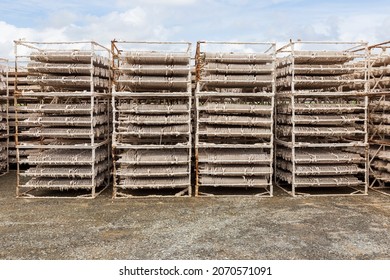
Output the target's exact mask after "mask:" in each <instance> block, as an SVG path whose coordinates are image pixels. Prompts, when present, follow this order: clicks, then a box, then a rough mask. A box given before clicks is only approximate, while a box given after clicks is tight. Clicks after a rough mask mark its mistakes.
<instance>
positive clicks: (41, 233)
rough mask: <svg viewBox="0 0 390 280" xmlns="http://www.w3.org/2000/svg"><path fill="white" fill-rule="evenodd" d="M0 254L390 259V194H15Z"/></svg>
mask: <svg viewBox="0 0 390 280" xmlns="http://www.w3.org/2000/svg"><path fill="white" fill-rule="evenodd" d="M0 246H1V250H0V259H390V197H388V196H385V195H382V194H378V193H376V192H370V193H369V196H355V197H310V198H292V197H289V196H287V195H286V194H285V193H283V192H281V191H280V190H278V189H277V190H276V196H275V197H273V198H262V199H260V198H250V197H244V198H243V197H241V198H237V197H235V198H233V197H231V198H164V199H157V198H152V199H121V200H115V201H113V200H111V190H106V191H105V192H104V193H103V194H102V195H100V196H99V197H97V198H96V199H94V200H82V199H70V200H69V199H68V200H66V199H16V198H15V172H11V173H10V174H8V175H5V176H3V177H0Z"/></svg>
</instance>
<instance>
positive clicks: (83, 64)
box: [14, 41, 111, 198]
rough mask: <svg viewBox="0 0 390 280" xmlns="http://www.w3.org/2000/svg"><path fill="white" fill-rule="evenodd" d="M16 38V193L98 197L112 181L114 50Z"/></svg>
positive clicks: (33, 195) (87, 45)
mask: <svg viewBox="0 0 390 280" xmlns="http://www.w3.org/2000/svg"><path fill="white" fill-rule="evenodd" d="M15 45H16V48H15V49H16V63H15V65H16V69H15V92H14V100H15V101H14V104H17V105H16V106H15V130H16V133H15V143H16V148H17V175H18V176H17V196H18V197H21V196H24V197H58V196H60V197H85V198H94V197H96V195H98V194H99V193H100V192H101V191H102V189H104V187H106V186H108V185H109V175H110V174H109V173H110V165H111V160H110V154H111V152H110V139H109V135H110V133H109V132H110V131H109V117H110V102H109V101H110V91H109V89H110V87H109V84H110V76H111V70H110V51H109V49H106V48H105V47H103V46H101V45H99V44H97V43H95V42H67V43H47V42H46V43H34V42H25V41H16V42H15ZM19 69H27V70H28V72H27V77H25V75H19V74H20V73H23V72H22V71H19Z"/></svg>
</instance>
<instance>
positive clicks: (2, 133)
mask: <svg viewBox="0 0 390 280" xmlns="http://www.w3.org/2000/svg"><path fill="white" fill-rule="evenodd" d="M8 96H9V90H8V60H6V59H3V58H0V176H1V175H4V174H6V173H8V171H9V161H8V147H9V124H8V119H9V117H8V107H9V100H8Z"/></svg>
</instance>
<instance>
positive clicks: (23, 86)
mask: <svg viewBox="0 0 390 280" xmlns="http://www.w3.org/2000/svg"><path fill="white" fill-rule="evenodd" d="M8 65H9V68H8V70H9V71H8V91H9V98H8V100H9V101H8V102H9V106H8V117H9V119H8V124H9V146H8V160H9V166H10V169H11V170H16V162H17V161H16V145H15V106H14V92H15V81H16V75H17V76H18V84H19V90H24V91H30V90H34V89H35V90H37V87H36V86H34V85H29V84H28V83H27V75H28V72H27V69H26V68H22V67H19V69H18V74H16V71H15V62H14V61H12V62H11V61H9V64H8ZM19 101H20V99H19ZM26 102H27V100H26ZM28 102H30V103H31V102H33V100H31V99H30V100H29V101H28ZM23 103H24V102H23Z"/></svg>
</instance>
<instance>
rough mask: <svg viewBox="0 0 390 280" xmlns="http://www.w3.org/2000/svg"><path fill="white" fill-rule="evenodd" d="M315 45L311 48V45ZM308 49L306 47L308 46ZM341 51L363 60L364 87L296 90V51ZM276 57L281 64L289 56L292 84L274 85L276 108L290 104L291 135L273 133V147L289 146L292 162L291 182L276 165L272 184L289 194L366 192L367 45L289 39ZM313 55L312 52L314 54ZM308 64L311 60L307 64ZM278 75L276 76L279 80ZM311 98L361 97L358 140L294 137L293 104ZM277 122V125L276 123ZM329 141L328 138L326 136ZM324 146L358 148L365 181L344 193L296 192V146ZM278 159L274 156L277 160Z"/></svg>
mask: <svg viewBox="0 0 390 280" xmlns="http://www.w3.org/2000/svg"><path fill="white" fill-rule="evenodd" d="M313 46H314V47H313ZM315 46H317V47H318V46H319V48H318V49H316V48H315ZM307 48H308V49H307ZM340 49H341V51H343V52H344V53H346V54H348V55H349V56H350V57H353V58H356V59H358V60H359V61H361V62H362V63H363V65H362V66H360V68H359V70H360V71H362V72H363V77H361V78H360V79H361V80H362V85H363V86H364V87H363V89H359V90H358V91H357V90H354V89H353V88H352V89H345V88H343V87H338V88H333V89H331V90H329V89H326V88H324V89H322V90H317V92H316V90H305V89H299V88H296V87H295V85H296V80H295V59H296V50H304V51H313V53H314V52H320V53H321V52H323V53H326V51H334V50H340ZM277 54H278V59H279V60H280V61H281V63H283V59H284V60H285V61H286V60H287V59H290V63H291V67H292V72H291V74H290V75H291V77H292V78H291V84H290V86H289V87H287V88H283V86H281V85H279V86H278V85H277V86H278V89H277V92H276V100H277V101H276V102H277V105H276V107H277V108H279V107H280V106H282V104H283V103H285V102H287V104H289V106H291V124H290V125H291V131H292V133H291V136H290V139H289V140H283V139H281V138H280V137H279V136H278V135H277V134H276V136H275V137H276V140H275V142H276V150H278V149H282V147H284V149H289V150H290V151H291V163H292V171H291V183H288V182H286V181H284V180H282V179H281V177H282V176H279V175H278V173H279V172H281V171H280V170H279V168H278V167H276V172H275V185H277V186H279V187H280V188H282V189H283V190H284V191H286V192H287V193H289V194H290V195H292V196H300V195H303V196H309V195H314V196H317V195H318V196H321V195H323V196H329V195H330V196H334V195H335V196H337V195H367V190H368V175H367V174H368V168H369V162H368V138H367V129H368V96H367V93H368V79H367V77H368V73H367V68H368V65H367V63H368V48H367V43H365V42H331V41H328V42H326V41H324V42H316V41H300V40H297V41H293V40H290V42H289V43H288V44H286V45H285V46H283V47H281V48H279V49H278V51H277ZM313 55H314V56H315V54H313ZM308 64H310V63H308ZM280 67H283V64H281V66H280ZM279 79H280V77H278V78H277V80H279ZM304 98H306V99H308V100H310V99H312V100H316V98H317V99H318V98H322V99H323V100H328V101H330V102H331V100H335V99H343V98H346V99H351V98H360V99H361V100H363V101H362V102H363V106H362V107H361V112H362V114H363V115H364V124H363V127H362V128H363V131H362V133H361V135H362V137H361V138H360V140H358V141H349V143H348V141H347V142H344V143H334V142H332V143H315V142H314V143H311V140H310V139H307V140H306V141H304V142H302V141H303V140H298V139H297V134H296V125H298V124H297V121H296V120H295V116H296V113H297V111H296V104H297V102H298V100H299V99H302V100H303V99H304ZM275 125H277V124H275ZM329 140H330V139H329ZM305 147H306V148H310V147H311V148H316V147H317V148H325V147H328V148H329V147H337V148H339V149H343V148H344V149H346V148H348V147H361V148H362V149H363V151H364V152H363V157H364V163H363V165H364V168H363V170H364V171H365V174H364V181H362V183H361V186H359V188H355V187H353V188H349V189H350V191H348V192H346V193H345V194H338V193H337V192H334V193H331V192H330V193H329V192H324V193H320V192H317V191H315V190H316V189H315V188H313V191H310V190H309V191H308V192H301V191H299V184H298V182H297V181H296V180H297V179H296V176H297V175H296V153H297V149H301V148H305ZM277 161H278V159H276V162H277Z"/></svg>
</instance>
